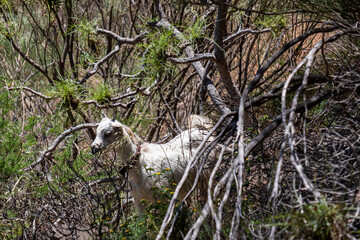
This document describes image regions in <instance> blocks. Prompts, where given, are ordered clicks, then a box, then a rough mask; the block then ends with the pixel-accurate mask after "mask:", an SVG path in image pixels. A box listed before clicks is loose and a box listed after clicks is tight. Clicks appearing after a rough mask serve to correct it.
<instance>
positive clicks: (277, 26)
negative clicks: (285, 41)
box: [254, 15, 287, 36]
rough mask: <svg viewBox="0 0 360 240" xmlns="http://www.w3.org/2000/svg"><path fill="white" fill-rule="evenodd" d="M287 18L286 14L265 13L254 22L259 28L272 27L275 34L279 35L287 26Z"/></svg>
mask: <svg viewBox="0 0 360 240" xmlns="http://www.w3.org/2000/svg"><path fill="white" fill-rule="evenodd" d="M286 22H287V18H286V16H285V15H270V16H268V15H264V16H262V17H261V18H258V19H257V20H256V21H255V22H254V24H255V25H256V27H257V28H259V29H264V28H271V32H272V33H273V34H274V36H279V35H280V34H281V32H282V31H283V30H284V29H285V27H286Z"/></svg>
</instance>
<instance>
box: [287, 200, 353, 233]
mask: <svg viewBox="0 0 360 240" xmlns="http://www.w3.org/2000/svg"><path fill="white" fill-rule="evenodd" d="M347 218H348V216H347V209H346V208H344V206H343V205H340V204H329V203H327V202H326V201H325V200H323V201H321V202H319V203H312V204H306V205H304V206H302V207H301V208H300V209H298V210H296V211H295V212H294V213H292V214H290V216H289V219H288V222H287V223H286V224H285V229H287V230H288V232H287V234H288V235H289V237H290V239H299V238H301V239H334V240H335V239H345V238H346V233H347V232H348V229H347V224H346V223H347Z"/></svg>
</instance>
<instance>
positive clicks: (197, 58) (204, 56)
mask: <svg viewBox="0 0 360 240" xmlns="http://www.w3.org/2000/svg"><path fill="white" fill-rule="evenodd" d="M167 60H169V61H170V62H172V63H181V64H187V63H193V62H198V61H203V60H211V61H215V56H214V54H212V53H203V54H195V55H194V56H193V57H187V58H173V57H169V58H167Z"/></svg>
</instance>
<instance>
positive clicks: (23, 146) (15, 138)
mask: <svg viewBox="0 0 360 240" xmlns="http://www.w3.org/2000/svg"><path fill="white" fill-rule="evenodd" d="M0 102H1V105H0V113H1V117H0V179H5V178H8V177H9V176H11V175H12V174H15V173H17V172H18V171H19V170H20V169H21V168H23V167H24V166H26V164H27V163H29V161H30V160H31V159H32V157H33V156H34V154H35V153H36V152H35V151H34V150H33V147H34V146H35V145H36V143H37V136H36V133H35V132H34V131H33V127H34V125H35V124H37V123H38V121H39V118H38V117H30V118H28V119H27V120H26V121H25V122H24V124H23V122H22V121H19V120H21V119H14V120H15V121H10V120H9V114H10V112H11V111H14V110H15V108H16V103H15V101H14V99H13V98H10V97H9V95H8V92H5V91H0Z"/></svg>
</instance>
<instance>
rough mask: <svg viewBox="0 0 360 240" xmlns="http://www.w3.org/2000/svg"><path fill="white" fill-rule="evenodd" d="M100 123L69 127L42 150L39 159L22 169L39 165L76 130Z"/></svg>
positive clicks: (27, 169)
mask: <svg viewBox="0 0 360 240" xmlns="http://www.w3.org/2000/svg"><path fill="white" fill-rule="evenodd" d="M97 126H98V123H84V124H80V125H77V126H75V127H72V128H69V129H67V130H66V131H64V132H62V133H61V134H60V135H59V136H58V137H57V138H56V139H55V141H54V142H53V143H52V144H51V146H50V147H48V148H47V149H45V150H44V151H42V152H41V154H40V156H39V157H38V159H37V160H36V161H35V162H33V163H31V164H30V165H29V166H27V167H26V168H23V169H22V170H21V171H24V172H27V171H29V170H32V169H34V167H36V166H37V165H39V164H40V163H42V162H43V161H44V159H45V158H48V157H51V156H52V154H53V152H54V151H55V149H56V148H57V146H59V144H60V143H61V142H62V141H63V140H64V139H65V138H66V137H67V136H69V135H71V134H73V133H74V132H77V131H79V130H82V129H86V128H94V127H97Z"/></svg>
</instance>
